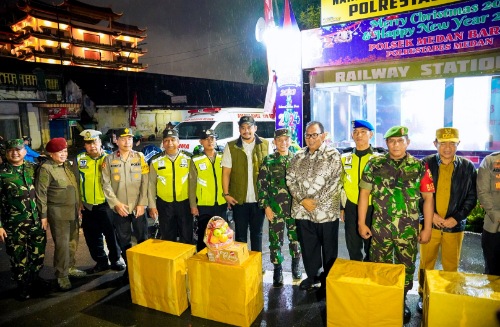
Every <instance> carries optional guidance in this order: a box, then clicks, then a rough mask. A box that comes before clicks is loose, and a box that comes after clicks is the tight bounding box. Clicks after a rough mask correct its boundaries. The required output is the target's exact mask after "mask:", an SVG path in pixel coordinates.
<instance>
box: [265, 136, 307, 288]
mask: <svg viewBox="0 0 500 327" xmlns="http://www.w3.org/2000/svg"><path fill="white" fill-rule="evenodd" d="M290 136H291V133H290V131H289V130H288V129H286V128H281V129H277V130H276V131H275V132H274V144H275V145H276V152H275V153H273V154H270V155H268V156H267V157H266V158H265V159H264V161H263V163H262V165H261V167H260V170H259V176H258V179H257V189H258V195H259V200H258V202H259V206H260V207H261V208H262V209H264V210H265V214H266V217H267V219H268V220H269V249H270V252H271V262H272V263H273V264H274V276H273V286H274V287H282V286H283V268H282V266H281V263H282V262H283V260H284V257H283V254H282V252H281V247H282V246H283V234H284V230H285V225H286V228H287V235H288V240H289V242H290V243H289V249H290V255H291V256H292V275H293V278H294V279H299V280H300V279H301V277H302V272H301V271H300V269H299V263H300V244H299V241H298V239H297V227H296V225H295V219H294V218H292V217H291V206H292V196H291V195H290V192H289V191H288V187H287V186H286V168H287V167H288V165H289V163H290V160H292V157H293V153H291V152H290V151H289V146H290Z"/></svg>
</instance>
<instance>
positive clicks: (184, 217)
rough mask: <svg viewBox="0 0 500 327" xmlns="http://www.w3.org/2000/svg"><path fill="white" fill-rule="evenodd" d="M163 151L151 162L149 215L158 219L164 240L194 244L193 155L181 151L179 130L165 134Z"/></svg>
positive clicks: (167, 130)
mask: <svg viewBox="0 0 500 327" xmlns="http://www.w3.org/2000/svg"><path fill="white" fill-rule="evenodd" d="M163 148H164V149H165V151H163V152H161V153H158V154H157V155H155V156H154V157H153V158H152V159H151V164H150V169H149V170H150V173H149V190H148V198H149V199H148V203H149V205H148V207H149V208H148V213H149V215H150V216H151V217H153V218H155V217H158V221H159V223H160V233H161V239H162V240H167V241H176V240H177V236H179V241H180V242H181V243H186V244H191V243H192V242H193V216H192V215H191V209H190V207H189V170H190V166H191V155H190V154H189V153H187V152H184V151H180V150H179V135H178V134H177V131H176V130H175V129H166V130H164V131H163Z"/></svg>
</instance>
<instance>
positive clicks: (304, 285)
mask: <svg viewBox="0 0 500 327" xmlns="http://www.w3.org/2000/svg"><path fill="white" fill-rule="evenodd" d="M318 286H319V283H317V282H316V281H315V280H314V278H309V277H307V278H306V279H304V280H303V281H302V282H300V285H299V288H300V289H301V290H303V291H311V290H313V289H316V288H317V287H318Z"/></svg>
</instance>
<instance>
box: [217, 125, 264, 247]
mask: <svg viewBox="0 0 500 327" xmlns="http://www.w3.org/2000/svg"><path fill="white" fill-rule="evenodd" d="M238 125H239V130H240V137H239V138H238V139H236V140H233V141H231V142H228V144H227V145H226V147H225V149H224V154H223V156H222V193H223V196H224V198H225V200H226V201H227V203H229V204H230V205H231V207H232V208H233V217H234V224H235V232H236V241H237V242H244V243H246V242H247V233H248V229H250V242H251V249H252V251H260V252H262V225H263V224H264V210H263V209H261V208H259V205H258V203H257V176H258V174H259V168H260V165H261V164H262V161H263V160H264V157H265V156H267V155H268V154H269V142H268V141H267V140H264V139H261V138H260V137H259V136H258V135H257V134H255V132H256V131H257V126H255V120H254V119H253V117H252V116H243V117H241V118H240V120H239V122H238Z"/></svg>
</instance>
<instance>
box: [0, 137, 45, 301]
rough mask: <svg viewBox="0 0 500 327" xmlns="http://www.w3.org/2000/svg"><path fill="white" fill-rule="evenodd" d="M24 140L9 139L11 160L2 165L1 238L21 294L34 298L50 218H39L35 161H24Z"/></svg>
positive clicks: (7, 147)
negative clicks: (34, 183) (33, 293)
mask: <svg viewBox="0 0 500 327" xmlns="http://www.w3.org/2000/svg"><path fill="white" fill-rule="evenodd" d="M25 155H26V149H25V148H24V142H23V140H22V139H14V140H9V141H7V142H6V159H7V161H6V162H4V163H2V164H1V165H0V241H2V242H5V245H6V250H7V254H8V255H9V256H10V263H11V271H12V278H13V280H14V281H16V282H17V284H18V291H17V292H16V295H17V297H18V298H19V299H20V300H26V299H28V298H29V297H30V293H31V291H32V289H31V288H32V285H33V282H37V281H39V276H38V273H39V271H40V269H42V266H43V260H44V257H45V244H46V235H45V230H46V228H47V219H43V220H41V219H39V216H38V211H37V208H36V200H35V199H36V196H35V187H34V185H33V180H34V177H35V166H34V164H32V163H30V162H27V161H25V160H24V156H25Z"/></svg>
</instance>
